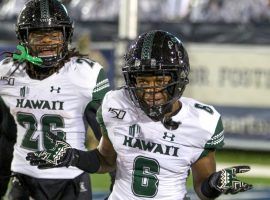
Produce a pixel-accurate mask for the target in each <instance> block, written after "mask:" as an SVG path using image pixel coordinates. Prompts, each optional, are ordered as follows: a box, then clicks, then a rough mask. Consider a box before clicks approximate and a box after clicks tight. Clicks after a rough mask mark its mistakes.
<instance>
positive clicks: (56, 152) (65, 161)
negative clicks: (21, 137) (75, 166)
mask: <svg viewBox="0 0 270 200" xmlns="http://www.w3.org/2000/svg"><path fill="white" fill-rule="evenodd" d="M46 137H48V139H50V140H51V142H52V143H53V144H54V147H53V148H51V149H47V150H44V151H36V152H31V153H28V154H27V156H26V160H28V161H30V165H33V166H37V167H38V168H39V169H48V168H55V167H63V166H66V167H69V166H70V165H71V163H72V161H73V159H74V156H75V154H74V151H75V150H74V149H72V148H71V146H70V145H69V144H68V143H66V142H65V141H64V140H62V139H60V138H59V137H57V136H56V135H54V134H47V135H46Z"/></svg>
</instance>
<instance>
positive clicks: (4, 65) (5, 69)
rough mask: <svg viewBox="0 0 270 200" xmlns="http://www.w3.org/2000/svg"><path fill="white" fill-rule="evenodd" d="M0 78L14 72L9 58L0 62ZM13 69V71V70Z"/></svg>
mask: <svg viewBox="0 0 270 200" xmlns="http://www.w3.org/2000/svg"><path fill="white" fill-rule="evenodd" d="M0 68H1V70H0V77H4V76H8V75H9V74H10V73H11V71H12V70H14V69H15V68H14V66H13V61H12V58H11V57H7V58H4V59H3V60H1V61H0ZM13 68H14V69H13Z"/></svg>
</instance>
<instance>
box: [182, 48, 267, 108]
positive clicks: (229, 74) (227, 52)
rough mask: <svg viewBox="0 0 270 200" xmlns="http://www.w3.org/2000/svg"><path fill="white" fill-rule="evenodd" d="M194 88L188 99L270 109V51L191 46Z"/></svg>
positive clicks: (192, 87) (189, 88)
mask: <svg viewBox="0 0 270 200" xmlns="http://www.w3.org/2000/svg"><path fill="white" fill-rule="evenodd" d="M187 50H188V52H189V57H190V66H191V74H190V84H189V85H188V86H187V88H186V90H185V93H184V96H189V97H192V98H194V99H197V100H199V101H202V102H204V103H208V104H214V105H220V106H239V107H242V106H245V107H247V106H250V107H268V108H269V107H270V47H266V46H265V47H264V46H254V45H252V46H250V45H228V44H227V45H222V44H216V45H205V44H203V45H198V44H196V45H195V44H190V45H188V46H187Z"/></svg>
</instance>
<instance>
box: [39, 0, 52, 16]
mask: <svg viewBox="0 0 270 200" xmlns="http://www.w3.org/2000/svg"><path fill="white" fill-rule="evenodd" d="M40 16H41V19H48V18H50V12H49V3H48V0H41V2H40Z"/></svg>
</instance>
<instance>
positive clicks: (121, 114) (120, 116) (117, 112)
mask: <svg viewBox="0 0 270 200" xmlns="http://www.w3.org/2000/svg"><path fill="white" fill-rule="evenodd" d="M109 112H111V113H113V114H114V116H113V117H112V118H117V119H124V117H125V115H126V111H124V110H119V109H116V108H109Z"/></svg>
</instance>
